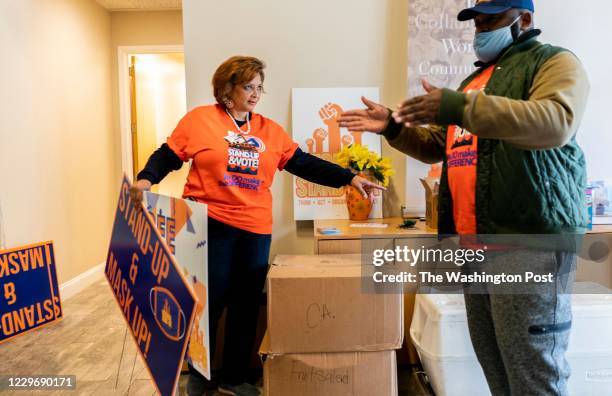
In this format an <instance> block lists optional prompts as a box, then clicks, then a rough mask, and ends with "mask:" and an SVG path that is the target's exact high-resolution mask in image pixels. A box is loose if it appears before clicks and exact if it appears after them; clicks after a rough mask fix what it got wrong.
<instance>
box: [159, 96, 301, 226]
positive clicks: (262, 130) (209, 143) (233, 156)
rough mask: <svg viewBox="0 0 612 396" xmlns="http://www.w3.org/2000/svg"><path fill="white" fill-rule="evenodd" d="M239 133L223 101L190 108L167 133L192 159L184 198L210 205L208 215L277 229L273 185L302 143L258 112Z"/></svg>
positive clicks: (231, 222) (176, 148)
mask: <svg viewBox="0 0 612 396" xmlns="http://www.w3.org/2000/svg"><path fill="white" fill-rule="evenodd" d="M246 132H247V126H246V124H245V125H243V126H242V128H240V132H239V131H238V129H237V128H236V125H234V122H233V121H232V119H231V118H230V116H229V115H228V114H227V113H226V112H225V110H224V109H223V108H222V107H221V106H219V105H210V106H201V107H197V108H195V109H193V110H191V111H190V112H188V113H187V114H186V115H185V116H184V117H183V119H181V121H180V122H179V123H178V125H177V127H176V128H175V129H174V132H172V135H170V137H169V138H168V146H169V147H170V148H171V149H172V151H174V152H175V153H176V155H178V157H179V158H180V159H181V160H182V161H188V160H190V159H192V160H193V162H192V164H191V169H190V170H189V175H188V176H187V183H186V184H185V190H184V191H183V198H191V199H195V200H196V201H198V202H203V203H205V204H207V205H208V215H209V216H210V217H212V218H214V219H216V220H219V221H221V222H223V223H226V224H229V225H231V226H233V227H236V228H240V229H243V230H246V231H250V232H254V233H257V234H270V233H272V194H271V192H270V186H271V185H272V181H273V179H274V174H275V173H276V170H277V169H278V170H282V169H283V168H284V167H285V165H286V164H287V161H289V160H290V159H291V157H293V154H294V153H295V150H296V149H297V147H298V145H297V143H295V142H293V141H292V140H291V138H290V137H289V135H287V133H286V132H285V131H284V130H283V128H282V127H281V126H280V125H278V124H277V123H275V122H274V121H272V120H270V119H268V118H266V117H263V116H262V115H260V114H256V113H253V114H252V116H251V131H250V133H248V134H247V133H246Z"/></svg>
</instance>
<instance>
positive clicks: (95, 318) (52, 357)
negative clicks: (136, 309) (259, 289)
mask: <svg viewBox="0 0 612 396" xmlns="http://www.w3.org/2000/svg"><path fill="white" fill-rule="evenodd" d="M63 309H64V318H63V319H61V320H60V321H59V322H58V323H55V324H52V325H49V326H47V327H45V328H42V329H38V330H34V331H31V332H30V333H28V334H24V335H22V336H19V337H17V338H15V339H14V340H11V341H8V342H5V343H4V344H1V345H0V356H2V358H1V359H0V373H2V374H3V375H50V374H58V375H59V374H62V375H76V379H77V381H76V382H77V390H76V392H75V391H66V390H64V391H48V390H44V391H43V390H41V391H35V392H24V391H15V392H7V391H5V392H0V393H2V394H3V395H4V394H7V395H10V394H15V395H24V394H26V393H27V394H41V395H42V394H44V395H62V394H70V395H153V394H155V393H157V392H156V389H155V385H153V382H152V381H151V379H150V376H149V373H148V371H147V369H146V368H145V366H144V363H143V361H142V358H141V357H140V355H139V354H138V352H137V350H136V347H135V345H134V342H133V340H132V339H131V338H130V337H131V336H130V335H129V334H128V333H127V327H126V325H125V322H124V319H123V317H122V316H121V312H120V310H119V307H118V306H117V303H116V302H115V300H114V298H113V295H112V294H111V292H110V288H109V287H108V285H107V283H106V280H101V281H99V282H97V283H96V284H95V285H94V286H92V287H90V288H88V289H86V290H84V291H82V292H81V293H79V294H78V295H76V296H74V297H73V298H71V299H69V300H68V301H65V302H64V303H63ZM185 380H186V379H185V378H182V380H181V382H182V383H183V384H182V385H183V386H184V382H185ZM183 389H184V388H183ZM182 393H183V392H181V394H182Z"/></svg>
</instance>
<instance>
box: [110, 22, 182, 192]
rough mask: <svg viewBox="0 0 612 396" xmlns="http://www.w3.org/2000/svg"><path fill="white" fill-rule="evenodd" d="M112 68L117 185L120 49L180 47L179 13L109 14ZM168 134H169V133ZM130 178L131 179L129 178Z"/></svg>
mask: <svg viewBox="0 0 612 396" xmlns="http://www.w3.org/2000/svg"><path fill="white" fill-rule="evenodd" d="M110 19H111V46H112V51H111V64H112V70H111V73H112V80H111V81H112V106H113V128H114V133H115V136H116V139H117V145H116V146H115V152H114V155H115V158H117V161H116V162H115V164H114V165H115V172H116V173H117V175H119V176H117V177H118V179H117V185H118V184H119V181H120V180H119V177H120V175H121V174H122V169H121V144H120V137H121V128H120V121H119V88H118V67H119V66H118V58H117V51H118V48H119V47H120V46H161V45H182V44H183V20H182V13H181V11H126V12H113V13H111V17H110ZM170 132H171V131H169V132H168V133H170ZM129 176H130V177H131V176H132V175H129Z"/></svg>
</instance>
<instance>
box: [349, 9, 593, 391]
mask: <svg viewBox="0 0 612 396" xmlns="http://www.w3.org/2000/svg"><path fill="white" fill-rule="evenodd" d="M533 12H534V7H533V2H532V0H486V1H484V0H479V1H477V3H476V5H475V6H474V7H472V8H468V9H465V10H463V11H462V12H461V13H460V14H459V17H458V18H459V20H472V19H473V20H474V23H475V27H476V36H475V39H474V50H475V53H476V56H477V58H478V59H479V61H478V62H477V63H476V66H477V70H476V72H474V73H473V74H472V75H471V76H469V77H468V78H467V79H466V80H465V81H464V82H463V83H462V84H461V86H460V87H459V89H458V90H457V91H453V90H449V89H437V88H435V87H433V86H431V85H429V84H428V83H427V82H426V81H423V87H424V88H425V90H426V92H427V94H426V95H423V96H419V97H415V98H411V99H408V100H406V101H404V102H403V103H401V104H400V105H399V106H398V108H397V110H396V111H391V110H389V109H387V108H385V107H384V106H382V105H380V104H378V103H374V102H372V101H369V100H368V99H366V98H362V100H363V102H364V104H365V105H366V106H367V108H366V109H363V110H352V111H348V112H345V113H344V114H343V115H342V117H341V118H340V120H339V121H340V126H342V127H346V128H348V129H349V130H351V131H371V132H376V133H379V134H382V135H383V136H385V138H386V139H387V140H388V141H389V143H390V144H391V146H393V147H395V148H396V149H398V150H400V151H402V152H404V153H406V154H408V155H410V156H412V157H414V158H416V159H418V160H421V161H423V162H426V163H432V164H433V163H437V162H440V161H443V162H444V164H443V172H442V177H441V180H440V190H439V207H438V223H439V224H438V231H439V233H440V234H441V235H456V234H459V235H462V236H467V235H476V234H478V235H483V234H496V235H500V234H506V235H508V234H512V235H519V234H520V235H526V234H530V235H532V234H547V235H580V234H583V233H584V232H585V230H586V226H587V213H586V205H585V200H584V188H585V184H586V166H585V159H584V155H583V153H582V150H581V149H580V147H579V146H578V144H577V142H576V133H577V130H578V126H579V124H580V121H581V119H582V115H583V113H584V109H585V104H586V101H587V96H588V92H589V83H588V80H587V77H586V73H585V71H584V69H583V67H582V65H581V63H580V61H579V60H578V59H577V58H576V56H575V55H574V54H572V53H571V52H569V51H567V50H565V49H563V48H559V47H553V46H550V45H545V44H542V43H540V42H539V41H537V36H538V35H539V34H540V31H539V30H537V29H534V26H533ZM491 257H492V258H490V259H489V261H490V262H491V263H492V264H491V265H492V266H493V267H496V268H498V269H499V268H502V269H503V270H504V271H508V272H512V271H519V270H521V269H525V268H529V269H533V270H535V271H545V270H546V269H547V268H553V269H554V270H555V272H556V275H560V274H559V272H561V271H560V270H561V269H563V268H565V271H566V272H565V273H567V268H570V269H572V268H575V262H576V256H575V253H572V252H568V251H563V250H560V251H554V250H552V249H551V250H542V249H518V248H516V247H515V248H513V250H510V251H505V252H493V253H492V254H491ZM568 279H569V282H570V283H571V280H572V278H571V276H570V277H568ZM465 300H466V308H467V313H468V324H469V328H470V336H471V339H472V343H473V345H474V349H475V351H476V355H477V357H478V360H479V362H480V364H481V365H482V368H483V370H484V373H485V376H486V379H487V382H488V385H489V388H490V390H491V392H492V393H493V395H508V394H512V395H566V394H567V379H568V378H569V375H570V368H569V365H568V363H567V361H566V359H565V352H566V349H567V345H568V339H569V331H570V328H571V299H570V296H569V295H568V294H567V292H561V291H560V290H559V283H558V282H552V283H549V284H541V285H538V286H536V287H535V288H532V289H530V293H529V294H522V295H517V294H511V293H496V291H495V289H494V288H490V289H487V292H486V293H484V294H470V293H468V292H466V293H465Z"/></svg>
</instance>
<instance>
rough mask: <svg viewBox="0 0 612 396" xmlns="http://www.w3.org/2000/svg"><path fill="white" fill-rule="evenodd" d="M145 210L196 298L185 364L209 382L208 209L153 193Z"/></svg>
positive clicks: (147, 198) (150, 194)
mask: <svg viewBox="0 0 612 396" xmlns="http://www.w3.org/2000/svg"><path fill="white" fill-rule="evenodd" d="M145 207H146V209H147V211H148V212H149V214H150V215H151V217H152V218H153V220H154V221H155V224H156V226H157V229H158V230H159V233H160V234H161V236H162V238H164V239H165V240H166V244H167V245H168V247H169V248H170V251H171V252H172V254H173V255H174V258H175V259H176V262H177V263H178V265H179V266H180V267H181V268H182V270H183V275H185V277H186V278H187V281H188V282H189V284H190V285H191V288H192V289H193V291H194V292H195V294H196V296H197V298H198V302H197V305H196V312H195V317H194V320H193V328H192V331H191V337H190V338H189V347H188V349H187V361H188V362H189V363H190V364H191V365H192V366H193V367H194V368H195V369H196V370H198V371H199V372H200V373H201V374H202V375H204V376H205V377H206V378H208V379H210V335H209V327H208V261H207V260H208V232H207V231H208V222H207V217H208V207H207V206H206V205H204V204H201V203H198V202H195V201H190V200H185V199H180V198H174V197H168V196H165V195H159V194H156V193H153V192H147V193H145Z"/></svg>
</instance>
